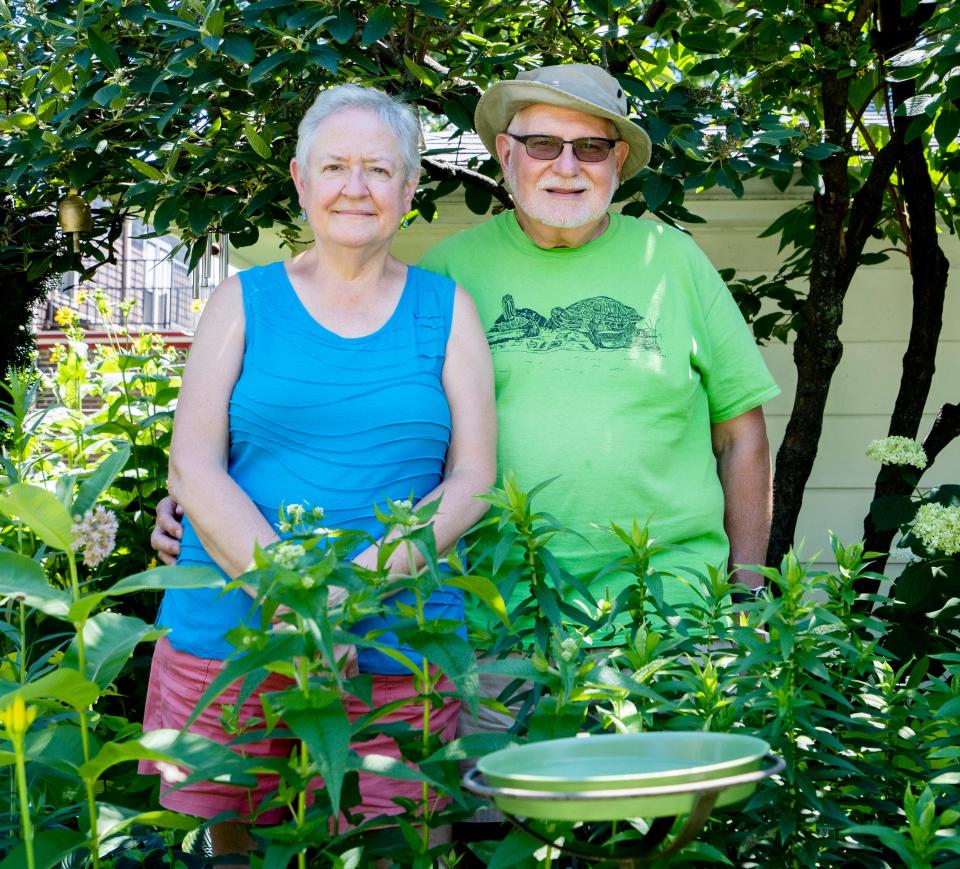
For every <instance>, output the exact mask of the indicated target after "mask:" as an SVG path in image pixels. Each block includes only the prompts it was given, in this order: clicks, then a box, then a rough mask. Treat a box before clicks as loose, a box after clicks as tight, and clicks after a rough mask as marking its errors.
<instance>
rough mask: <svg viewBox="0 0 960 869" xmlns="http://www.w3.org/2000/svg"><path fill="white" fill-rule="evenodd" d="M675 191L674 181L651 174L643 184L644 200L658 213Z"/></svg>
mask: <svg viewBox="0 0 960 869" xmlns="http://www.w3.org/2000/svg"><path fill="white" fill-rule="evenodd" d="M672 190H673V181H672V180H671V179H670V178H664V177H663V176H662V175H658V174H656V173H654V172H651V173H650V174H649V175H648V176H647V179H646V181H644V182H643V199H644V201H645V202H646V203H647V207H648V208H649V209H650V210H651V211H656V210H657V209H658V208H660V206H661V205H663V203H664V202H666V201H667V197H668V196H669V195H670V192H671V191H672Z"/></svg>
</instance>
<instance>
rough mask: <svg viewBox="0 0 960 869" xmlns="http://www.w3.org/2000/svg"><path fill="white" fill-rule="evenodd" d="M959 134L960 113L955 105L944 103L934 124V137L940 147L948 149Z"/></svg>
mask: <svg viewBox="0 0 960 869" xmlns="http://www.w3.org/2000/svg"><path fill="white" fill-rule="evenodd" d="M957 133H960V111H958V110H957V109H956V108H955V107H954V105H953V103H944V104H943V108H942V109H941V110H940V115H939V116H938V117H937V123H936V124H934V127H933V135H934V136H935V137H936V139H937V143H938V144H939V145H940V147H941V148H942V149H946V148H947V146H949V145H951V144H952V143H953V142H954V140H955V139H956V138H957Z"/></svg>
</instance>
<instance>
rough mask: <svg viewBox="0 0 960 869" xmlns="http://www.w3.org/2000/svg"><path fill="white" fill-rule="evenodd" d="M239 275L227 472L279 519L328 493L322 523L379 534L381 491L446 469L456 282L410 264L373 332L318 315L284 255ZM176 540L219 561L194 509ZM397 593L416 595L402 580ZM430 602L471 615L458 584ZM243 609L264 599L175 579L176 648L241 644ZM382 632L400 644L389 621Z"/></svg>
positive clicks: (380, 661)
mask: <svg viewBox="0 0 960 869" xmlns="http://www.w3.org/2000/svg"><path fill="white" fill-rule="evenodd" d="M239 277H240V283H241V286H242V288H243V306H244V316H245V319H246V332H245V343H246V347H245V350H244V355H243V368H242V371H241V373H240V377H239V378H238V380H237V383H236V385H235V386H234V389H233V394H232V396H231V398H230V454H229V464H228V470H229V473H230V476H231V477H233V479H234V480H236V481H237V483H238V484H239V485H240V487H241V488H242V489H243V490H244V491H245V492H246V493H247V495H249V496H250V498H251V500H252V501H253V502H254V503H255V504H256V505H257V508H258V509H259V510H260V512H261V513H262V514H263V516H264V518H265V519H266V520H267V521H268V522H270V524H271V525H274V526H276V523H277V517H278V512H279V508H280V506H281V504H294V503H299V504H303V505H305V506H306V507H307V508H308V509H309V508H312V507H322V508H323V510H324V513H325V515H324V519H323V524H324V525H325V526H326V527H329V528H356V529H361V530H363V531H367V532H369V533H370V534H372V535H373V536H374V537H379V536H381V535H382V533H383V527H382V525H381V524H380V523H379V522H378V521H377V519H376V517H375V515H374V504H379V505H383V504H384V502H385V501H386V499H388V498H390V499H393V500H402V499H405V498H410V497H411V494H412V496H413V498H414V499H415V500H416V499H419V498H421V497H423V496H424V495H425V494H427V493H428V492H429V491H431V490H432V489H433V488H434V487H436V486H437V484H438V483H439V482H440V480H441V478H442V474H443V464H444V459H445V457H446V452H447V445H448V444H449V441H450V408H449V405H448V404H447V398H446V395H445V394H444V391H443V386H442V384H441V372H442V369H443V361H444V357H445V354H446V346H447V337H448V336H449V334H450V324H451V318H452V314H453V297H454V284H453V282H452V281H451V280H449V279H448V278H445V277H441V276H440V275H436V274H433V273H432V272H426V271H423V270H422V269H418V268H415V267H413V266H410V267H409V268H408V270H407V279H406V283H405V286H404V288H403V292H402V294H401V296H400V300H399V302H398V303H397V306H396V308H395V310H394V312H393V314H392V315H391V316H390V318H389V319H388V320H387V322H386V323H384V325H383V326H382V327H380V328H379V329H378V330H377V331H376V332H373V333H372V334H370V335H365V336H363V337H360V338H343V337H341V336H339V335H337V334H335V333H333V332H331V331H329V330H328V329H325V328H324V327H323V326H321V325H320V324H319V323H318V322H317V321H316V320H315V319H314V318H313V317H312V316H311V314H310V313H309V312H308V311H307V309H306V308H305V307H304V306H303V303H302V302H301V301H300V298H299V297H298V296H297V294H296V292H295V291H294V289H293V286H292V284H291V283H290V280H289V278H288V277H287V272H286V269H285V268H284V265H283V263H272V264H271V265H267V266H260V267H256V268H252V269H249V270H247V271H244V272H241V273H240V275H239ZM180 545H181V555H180V560H179V563H180V564H205V565H210V564H213V559H211V558H210V556H209V555H208V554H207V552H206V550H205V549H204V548H203V545H202V544H201V543H200V540H199V538H198V537H197V534H196V532H195V531H194V529H193V527H192V525H191V523H190V517H189V516H187V517H186V518H185V520H184V527H183V538H182V540H181V544H180ZM214 566H216V565H214ZM397 598H398V600H401V601H405V602H407V603H412V602H413V600H412V596H411V595H410V594H409V593H406V592H404V593H401V594H400V595H398V596H397ZM426 616H427V617H428V618H450V619H457V620H461V621H462V619H463V595H462V592H461V591H460V590H458V589H452V588H450V589H446V588H445V589H442V590H440V591H438V592H435V593H434V594H432V595H431V596H430V598H429V600H428V602H427V604H426ZM247 621H250V622H251V623H254V624H256V623H259V613H258V612H256V611H251V599H250V597H249V596H248V595H247V594H246V593H245V592H243V591H242V590H239V589H238V590H234V591H229V592H226V593H224V594H220V593H219V592H217V591H215V590H212V589H190V590H180V589H178V590H170V591H168V592H166V594H165V595H164V598H163V602H162V604H161V607H160V614H159V616H158V618H157V623H158V624H160V625H162V626H164V627H167V628H170V634H169V635H168V639H169V641H170V643H171V644H172V645H173V647H174V648H176V649H178V650H179V651H183V652H188V653H190V654H193V655H197V656H198V657H202V658H218V659H223V658H226V657H227V656H228V655H229V654H230V653H231V652H233V647H232V646H231V645H230V644H229V643H228V642H227V641H226V639H225V638H224V634H225V633H226V632H227V631H229V630H231V629H232V628H235V627H237V626H238V625H241V624H243V623H245V622H247ZM381 627H389V623H388V622H384V621H383V620H373V619H368V620H366V621H364V622H363V623H361V624H358V625H356V628H355V629H356V630H357V631H358V633H364V632H366V631H368V630H371V629H374V628H381ZM378 641H379V642H381V643H386V644H392V645H393V646H397V645H398V643H397V640H396V637H395V636H393V635H391V634H389V633H384V634H381V635H380V636H379V637H378ZM404 651H406V652H407V653H408V654H410V655H411V657H412V658H413V659H414V660H415V661H417V662H418V663H419V661H420V656H418V655H415V654H412V653H411V652H410V651H409V650H404ZM359 657H360V661H359V663H360V669H361V671H363V672H368V673H392V674H396V673H405V672H406V671H405V670H404V669H403V667H402V666H401V665H399V664H397V663H396V662H395V661H394V660H393V659H392V658H390V657H388V656H387V655H384V654H382V653H379V652H375V651H371V650H361V651H360V656H359Z"/></svg>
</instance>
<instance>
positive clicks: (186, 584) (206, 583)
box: [105, 565, 226, 596]
mask: <svg viewBox="0 0 960 869" xmlns="http://www.w3.org/2000/svg"><path fill="white" fill-rule="evenodd" d="M225 584H226V580H225V579H224V577H223V574H221V573H219V572H218V571H217V570H215V569H214V568H212V567H186V566H184V567H176V566H168V565H164V566H162V567H154V568H151V569H150V570H144V571H142V572H141V573H134V574H132V575H131V576H128V577H126V578H125V579H121V580H120V582H117V583H115V584H114V585H113V586H112V587H111V588H110V589H109V590H108V591H107V592H106V593H105V594H109V595H111V596H113V595H118V594H131V593H132V592H137V591H166V590H167V589H168V588H223V586H224V585H225Z"/></svg>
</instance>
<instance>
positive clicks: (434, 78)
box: [403, 55, 440, 90]
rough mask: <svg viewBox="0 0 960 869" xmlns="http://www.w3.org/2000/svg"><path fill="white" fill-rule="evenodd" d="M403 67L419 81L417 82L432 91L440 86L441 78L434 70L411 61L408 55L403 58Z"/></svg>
mask: <svg viewBox="0 0 960 869" xmlns="http://www.w3.org/2000/svg"><path fill="white" fill-rule="evenodd" d="M403 65H404V66H405V67H406V68H407V71H408V72H409V73H410V75H412V76H413V77H414V78H415V79H417V81H419V82H422V83H423V84H425V85H426V86H427V87H428V88H430V89H431V90H433V89H434V88H436V86H437V85H438V84H440V77H439V76H438V75H437V74H436V73H435V72H434V71H433V70H430V69H427V68H426V67H423V66H420V64H418V63H417V62H416V61H414V60H411V59H410V58H409V57H407V56H406V55H404V56H403Z"/></svg>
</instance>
